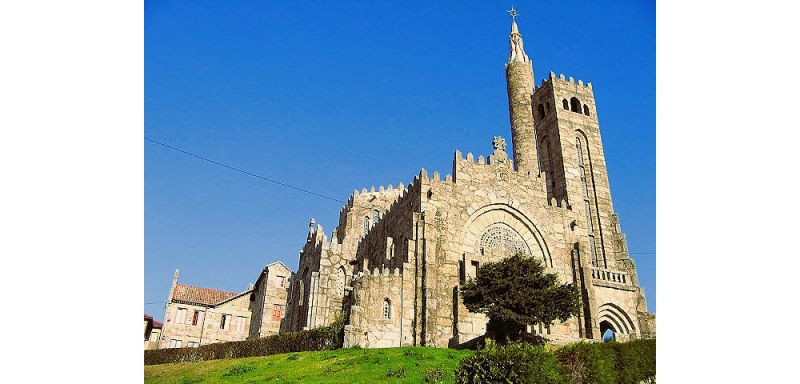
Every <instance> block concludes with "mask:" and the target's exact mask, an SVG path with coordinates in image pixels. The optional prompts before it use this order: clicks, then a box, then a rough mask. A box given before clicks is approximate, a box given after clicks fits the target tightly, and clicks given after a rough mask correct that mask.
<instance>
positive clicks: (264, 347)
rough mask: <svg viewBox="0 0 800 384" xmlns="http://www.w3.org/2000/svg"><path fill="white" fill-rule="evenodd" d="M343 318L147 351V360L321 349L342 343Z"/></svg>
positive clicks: (178, 360)
mask: <svg viewBox="0 0 800 384" xmlns="http://www.w3.org/2000/svg"><path fill="white" fill-rule="evenodd" d="M342 341H343V331H342V323H341V321H337V322H336V323H335V324H332V325H330V326H327V327H321V328H315V329H310V330H306V331H300V332H290V333H283V334H279V335H273V336H267V337H263V338H260V339H255V340H244V341H233V342H228V343H216V344H207V345H203V346H200V347H198V348H169V349H153V350H147V351H144V364H145V365H153V364H165V363H183V362H189V361H202V360H215V359H228V358H237V357H251V356H268V355H275V354H279V353H289V352H303V351H320V350H324V349H337V348H341V347H342Z"/></svg>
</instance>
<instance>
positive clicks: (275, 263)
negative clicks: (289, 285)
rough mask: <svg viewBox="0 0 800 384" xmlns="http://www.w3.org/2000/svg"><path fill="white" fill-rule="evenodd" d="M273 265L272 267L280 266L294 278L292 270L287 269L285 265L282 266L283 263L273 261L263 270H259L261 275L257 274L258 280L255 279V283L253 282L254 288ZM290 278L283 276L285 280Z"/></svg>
mask: <svg viewBox="0 0 800 384" xmlns="http://www.w3.org/2000/svg"><path fill="white" fill-rule="evenodd" d="M273 265H274V266H281V267H283V268H286V270H287V271H289V273H290V274H291V275H292V276H294V271H292V269H291V268H289V267H287V266H286V264H284V263H283V262H281V261H273V262H271V263H269V264H267V266H265V267H264V269H262V270H261V273H259V274H258V278H257V279H256V282H255V286H256V287H257V286H258V284H260V283H261V280H262V279H263V278H264V276H265V275H266V273H265V272H267V270H269V267H270V266H273ZM292 276H284V277H286V278H291V277H292Z"/></svg>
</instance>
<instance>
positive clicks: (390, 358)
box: [144, 347, 474, 384]
mask: <svg viewBox="0 0 800 384" xmlns="http://www.w3.org/2000/svg"><path fill="white" fill-rule="evenodd" d="M473 353H474V351H468V350H465V351H456V350H452V349H438V348H426V347H402V348H386V349H338V350H334V351H317V352H299V353H287V354H281V355H272V356H265V357H248V358H241V359H224V360H211V361H201V362H196V363H181V364H162V365H148V366H145V367H144V382H145V383H159V384H161V383H164V384H172V383H174V384H190V383H203V384H207V383H208V384H211V383H226V384H231V383H270V382H272V383H300V382H302V383H376V382H388V383H423V382H429V383H453V382H454V381H455V378H454V376H453V370H455V368H456V366H457V365H458V362H459V361H460V360H461V359H462V358H464V357H466V356H470V355H472V354H473Z"/></svg>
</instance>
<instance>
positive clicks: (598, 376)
mask: <svg viewBox="0 0 800 384" xmlns="http://www.w3.org/2000/svg"><path fill="white" fill-rule="evenodd" d="M555 354H556V357H557V358H558V361H559V363H560V365H561V373H563V374H564V376H565V377H566V378H567V382H568V383H572V384H614V383H616V372H615V371H614V366H615V364H614V363H615V357H614V355H613V354H608V353H602V351H601V347H600V344H597V343H583V342H581V343H577V344H571V345H567V346H565V347H562V348H560V349H558V350H557V351H556V352H555Z"/></svg>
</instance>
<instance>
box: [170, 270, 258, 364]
mask: <svg viewBox="0 0 800 384" xmlns="http://www.w3.org/2000/svg"><path fill="white" fill-rule="evenodd" d="M178 275H179V272H178V270H176V271H175V275H174V277H173V280H172V288H171V289H170V292H169V297H168V300H167V309H166V311H165V313H164V325H163V331H162V337H161V341H160V342H159V347H160V348H182V347H199V346H200V345H205V344H212V343H218V342H225V341H239V340H244V339H246V338H247V336H248V334H249V329H250V317H251V313H250V294H251V293H252V289H247V290H245V291H244V292H232V291H224V290H220V289H213V288H205V287H197V286H192V285H186V284H179V283H178Z"/></svg>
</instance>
